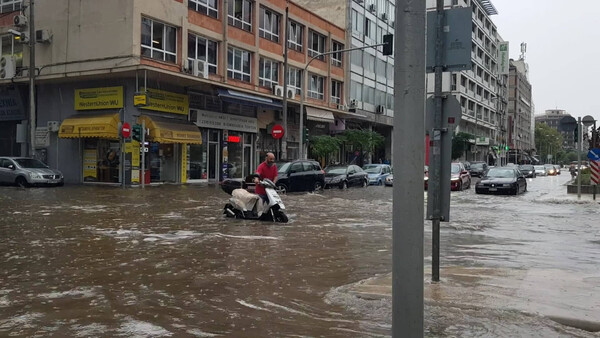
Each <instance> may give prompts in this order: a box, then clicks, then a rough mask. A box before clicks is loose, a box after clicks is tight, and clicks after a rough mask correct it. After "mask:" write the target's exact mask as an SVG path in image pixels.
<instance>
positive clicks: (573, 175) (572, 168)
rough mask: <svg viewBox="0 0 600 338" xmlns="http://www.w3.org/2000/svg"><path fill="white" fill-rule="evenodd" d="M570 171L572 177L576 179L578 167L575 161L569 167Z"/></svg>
mask: <svg viewBox="0 0 600 338" xmlns="http://www.w3.org/2000/svg"><path fill="white" fill-rule="evenodd" d="M569 172H570V173H571V178H572V179H575V176H577V169H576V168H575V165H574V164H573V163H571V166H570V167H569Z"/></svg>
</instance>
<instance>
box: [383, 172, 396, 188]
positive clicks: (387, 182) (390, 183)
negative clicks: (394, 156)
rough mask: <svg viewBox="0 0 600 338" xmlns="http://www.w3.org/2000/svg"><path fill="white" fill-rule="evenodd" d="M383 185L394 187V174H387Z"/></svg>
mask: <svg viewBox="0 0 600 338" xmlns="http://www.w3.org/2000/svg"><path fill="white" fill-rule="evenodd" d="M383 184H385V186H386V187H392V186H394V174H393V173H392V174H389V175H388V177H386V178H385V181H383Z"/></svg>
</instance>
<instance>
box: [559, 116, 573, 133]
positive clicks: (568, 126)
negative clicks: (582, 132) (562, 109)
mask: <svg viewBox="0 0 600 338" xmlns="http://www.w3.org/2000/svg"><path fill="white" fill-rule="evenodd" d="M560 124H561V125H562V126H563V130H564V131H568V132H571V131H573V130H575V126H577V120H576V119H575V118H574V117H573V116H565V117H563V118H562V119H560Z"/></svg>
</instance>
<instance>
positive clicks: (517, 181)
mask: <svg viewBox="0 0 600 338" xmlns="http://www.w3.org/2000/svg"><path fill="white" fill-rule="evenodd" d="M525 191H527V180H526V179H525V176H524V175H523V173H521V172H520V171H519V169H517V167H497V168H492V169H490V170H488V172H487V173H486V175H485V176H484V177H482V178H481V180H480V181H479V182H477V184H476V185H475V193H477V194H511V195H517V194H519V193H521V192H525Z"/></svg>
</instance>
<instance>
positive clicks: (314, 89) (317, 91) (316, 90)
mask: <svg viewBox="0 0 600 338" xmlns="http://www.w3.org/2000/svg"><path fill="white" fill-rule="evenodd" d="M324 80H325V79H324V78H323V77H322V76H319V75H315V74H310V85H309V87H308V97H312V98H313V99H317V100H323V97H324V94H325V92H324V90H323V89H324V88H323V81H324Z"/></svg>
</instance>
